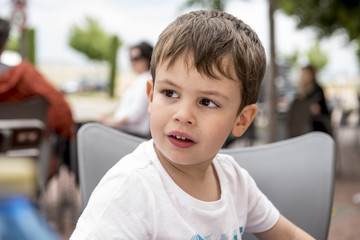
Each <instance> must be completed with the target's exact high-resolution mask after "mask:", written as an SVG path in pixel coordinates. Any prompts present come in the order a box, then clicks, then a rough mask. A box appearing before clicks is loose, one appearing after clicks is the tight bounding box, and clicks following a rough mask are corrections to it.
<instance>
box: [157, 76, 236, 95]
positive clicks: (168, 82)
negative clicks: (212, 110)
mask: <svg viewBox="0 0 360 240" xmlns="http://www.w3.org/2000/svg"><path fill="white" fill-rule="evenodd" d="M156 82H157V83H158V84H168V85H170V86H173V87H175V88H180V87H179V86H178V85H177V84H176V83H174V82H172V81H170V80H168V79H164V80H157V81H156ZM200 94H203V95H207V96H209V95H210V96H216V97H220V98H223V99H225V100H229V97H228V96H226V95H224V94H221V93H219V92H217V91H211V90H209V91H200Z"/></svg>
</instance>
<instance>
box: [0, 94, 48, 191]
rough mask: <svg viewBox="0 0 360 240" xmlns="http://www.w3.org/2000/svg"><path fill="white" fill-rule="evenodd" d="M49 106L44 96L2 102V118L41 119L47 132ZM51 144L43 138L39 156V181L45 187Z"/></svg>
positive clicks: (0, 106) (0, 108)
mask: <svg viewBox="0 0 360 240" xmlns="http://www.w3.org/2000/svg"><path fill="white" fill-rule="evenodd" d="M47 107H48V102H47V101H46V99H45V98H43V97H31V98H28V99H26V100H23V101H18V102H0V120H9V119H12V120H15V119H16V120H21V119H33V120H39V121H41V122H42V123H43V124H44V131H45V132H46V131H47V130H48V125H47ZM51 146H52V145H51V142H50V141H49V140H48V139H45V138H42V141H41V143H40V147H39V151H40V153H39V155H38V156H37V157H38V174H39V178H38V181H39V185H40V187H41V188H44V186H45V184H46V181H47V175H48V169H49V163H50V157H51V151H52V149H51ZM13 153H14V152H13ZM17 153H18V154H19V153H20V152H19V151H17Z"/></svg>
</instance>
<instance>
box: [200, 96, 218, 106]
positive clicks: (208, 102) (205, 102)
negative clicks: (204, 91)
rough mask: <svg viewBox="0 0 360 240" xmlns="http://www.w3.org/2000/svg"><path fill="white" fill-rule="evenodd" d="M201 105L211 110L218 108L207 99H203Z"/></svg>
mask: <svg viewBox="0 0 360 240" xmlns="http://www.w3.org/2000/svg"><path fill="white" fill-rule="evenodd" d="M200 104H201V105H204V106H206V107H211V108H214V107H217V106H218V105H217V104H216V103H214V102H213V101H211V100H210V99H207V98H204V99H201V100H200Z"/></svg>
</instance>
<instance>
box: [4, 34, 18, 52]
mask: <svg viewBox="0 0 360 240" xmlns="http://www.w3.org/2000/svg"><path fill="white" fill-rule="evenodd" d="M19 43H20V37H19V36H18V35H16V36H15V35H11V36H10V37H9V40H8V41H7V44H6V49H7V50H11V51H14V52H18V51H19Z"/></svg>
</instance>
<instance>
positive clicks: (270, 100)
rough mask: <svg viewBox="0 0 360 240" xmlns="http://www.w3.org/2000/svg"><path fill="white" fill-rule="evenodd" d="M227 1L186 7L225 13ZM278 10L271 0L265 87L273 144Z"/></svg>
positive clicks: (191, 1)
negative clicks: (276, 12)
mask: <svg viewBox="0 0 360 240" xmlns="http://www.w3.org/2000/svg"><path fill="white" fill-rule="evenodd" d="M226 1H227V0H186V2H185V4H184V7H191V6H201V7H204V8H207V9H214V10H220V11H224V9H225V4H226ZM275 9H276V0H269V29H270V64H269V68H268V69H269V79H268V80H267V82H266V85H265V88H266V90H265V99H266V100H265V104H266V106H265V111H266V115H267V116H268V118H269V125H270V126H271V127H269V128H267V136H266V141H267V142H273V141H275V140H276V138H277V118H278V116H277V90H276V84H275V81H276V77H277V72H276V69H277V67H276V49H275V24H274V12H275Z"/></svg>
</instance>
